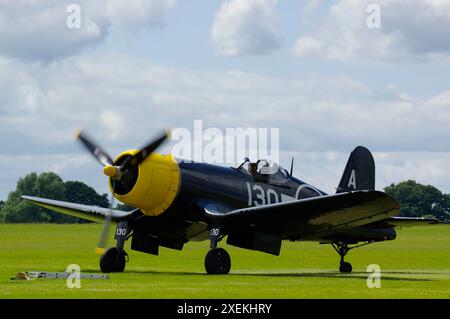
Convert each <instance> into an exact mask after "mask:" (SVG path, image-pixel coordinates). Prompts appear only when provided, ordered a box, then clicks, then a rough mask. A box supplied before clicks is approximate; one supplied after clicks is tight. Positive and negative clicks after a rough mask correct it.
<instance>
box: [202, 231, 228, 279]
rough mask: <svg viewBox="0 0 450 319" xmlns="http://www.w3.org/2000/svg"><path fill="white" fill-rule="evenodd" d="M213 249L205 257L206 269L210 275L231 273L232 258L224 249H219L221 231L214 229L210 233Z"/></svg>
mask: <svg viewBox="0 0 450 319" xmlns="http://www.w3.org/2000/svg"><path fill="white" fill-rule="evenodd" d="M209 238H210V240H211V246H210V247H211V249H210V251H209V252H208V253H207V254H206V257H205V269H206V273H207V274H209V275H225V274H228V273H229V272H230V269H231V258H230V255H229V254H228V253H227V251H226V250H225V249H223V248H217V243H218V242H219V240H220V229H219V228H212V229H211V230H210V232H209Z"/></svg>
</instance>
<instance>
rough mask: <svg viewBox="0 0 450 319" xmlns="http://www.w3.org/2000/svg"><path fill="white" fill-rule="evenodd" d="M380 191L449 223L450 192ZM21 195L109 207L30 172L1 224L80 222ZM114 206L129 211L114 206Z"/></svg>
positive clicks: (409, 209)
mask: <svg viewBox="0 0 450 319" xmlns="http://www.w3.org/2000/svg"><path fill="white" fill-rule="evenodd" d="M384 191H385V192H386V193H388V194H389V195H391V196H392V197H394V198H395V199H396V200H397V201H398V202H399V203H400V205H401V210H400V216H413V217H436V218H438V219H439V220H442V221H445V222H450V194H443V193H442V192H441V191H440V190H439V189H437V188H436V187H434V186H431V185H422V184H419V183H416V182H415V181H412V180H408V181H405V182H401V183H398V184H392V185H390V186H388V187H385V188H384ZM22 195H29V196H37V197H44V198H50V199H56V200H63V201H68V202H72V203H78V204H85V205H94V206H100V207H109V200H108V194H98V193H97V192H96V191H95V190H94V189H93V188H92V187H90V186H88V185H86V184H84V183H82V182H79V181H68V182H64V181H63V180H62V179H61V177H59V176H58V175H57V174H55V173H42V174H39V175H38V174H36V173H31V174H28V175H27V176H25V177H23V178H21V179H19V181H18V182H17V187H16V190H15V191H13V192H11V193H10V194H9V195H8V199H7V200H6V202H3V201H0V222H3V223H81V222H86V221H84V220H81V219H78V218H74V217H70V216H65V215H62V214H58V213H54V212H52V211H50V210H48V209H45V208H40V207H38V206H36V205H34V204H32V203H30V202H28V201H26V200H23V199H22V198H21V196H22ZM115 208H116V209H123V210H131V209H132V207H129V206H126V205H120V204H119V205H118V206H117V207H115Z"/></svg>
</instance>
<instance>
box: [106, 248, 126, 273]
mask: <svg viewBox="0 0 450 319" xmlns="http://www.w3.org/2000/svg"><path fill="white" fill-rule="evenodd" d="M125 255H126V253H125V251H123V250H118V249H117V248H116V247H111V248H109V249H108V250H107V251H105V253H104V254H103V255H102V256H101V257H100V270H101V271H102V272H103V273H111V272H123V271H124V270H125V262H126V260H125Z"/></svg>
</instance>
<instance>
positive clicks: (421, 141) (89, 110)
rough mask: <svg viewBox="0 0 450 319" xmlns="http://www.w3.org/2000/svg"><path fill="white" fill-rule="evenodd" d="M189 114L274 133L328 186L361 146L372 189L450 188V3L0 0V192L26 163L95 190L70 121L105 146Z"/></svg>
mask: <svg viewBox="0 0 450 319" xmlns="http://www.w3.org/2000/svg"><path fill="white" fill-rule="evenodd" d="M373 3H375V4H377V5H378V6H379V8H380V10H381V11H380V18H381V19H380V21H379V22H380V28H369V27H368V25H367V21H368V19H369V22H370V21H372V22H373V21H374V20H372V18H373V17H374V16H372V14H373V13H374V11H372V10H371V9H370V8H369V5H370V4H373ZM70 4H76V5H78V6H79V8H80V9H81V11H80V28H69V27H68V22H69V26H74V24H73V23H75V22H77V20H73V16H72V14H73V12H74V11H72V9H73V6H72V7H70V6H69V5H70ZM368 11H369V12H368ZM195 119H202V120H203V124H204V126H205V127H217V128H220V129H222V130H224V129H225V128H227V127H230V128H236V127H243V128H246V127H261V128H273V127H275V128H279V129H280V146H281V165H284V166H289V161H290V157H291V156H295V158H296V164H295V174H296V175H297V176H298V177H300V178H301V179H303V180H305V181H307V182H309V183H311V184H313V185H316V186H317V187H319V188H321V189H323V190H324V191H326V192H333V188H334V187H336V185H337V183H338V181H339V178H340V175H341V173H342V171H343V168H344V166H345V163H346V160H347V157H348V154H349V152H350V151H351V150H352V149H353V148H354V147H355V146H357V145H364V146H366V147H368V148H369V149H371V150H372V152H373V153H374V156H375V160H376V164H377V188H378V189H381V188H383V187H384V186H386V185H388V184H390V183H395V182H399V181H402V180H405V179H415V180H417V181H419V182H421V183H427V184H432V185H435V186H437V187H438V188H440V189H441V190H443V191H445V192H450V0H409V1H400V0H378V1H373V0H371V1H365V0H337V1H321V0H310V1H295V2H294V1H287V0H279V1H277V0H210V1H193V0H182V1H181V0H178V1H177V0H133V1H122V0H89V1H88V0H78V1H75V0H71V1H62V0H54V1H51V0H0V145H1V151H0V167H1V170H0V199H4V198H6V196H7V194H8V193H9V191H11V190H12V189H14V188H15V184H16V181H17V179H18V178H19V177H22V176H24V175H26V174H27V173H29V172H31V171H37V172H43V171H54V172H56V173H58V174H60V175H61V176H62V177H63V178H64V179H66V180H70V179H77V180H82V181H84V182H86V183H88V184H90V185H92V186H93V187H95V188H96V189H97V190H98V191H100V192H106V191H107V187H106V179H105V178H104V177H103V175H102V174H101V168H100V167H99V166H98V164H97V163H96V162H95V161H93V160H92V159H91V158H90V157H89V156H88V155H87V154H86V153H85V152H84V151H83V150H82V149H81V148H80V146H79V145H77V144H76V143H74V141H73V134H74V131H75V130H76V129H77V128H85V129H86V130H87V131H88V132H89V133H90V134H91V135H92V136H95V137H96V139H97V140H99V141H100V142H101V144H102V145H104V147H105V148H106V149H108V150H109V151H110V152H111V154H114V155H116V154H118V153H119V152H121V151H122V150H125V149H129V148H134V147H138V146H140V145H141V144H142V143H144V142H145V141H147V140H148V139H149V138H150V137H151V136H152V135H153V134H155V132H157V131H158V129H160V128H162V127H171V128H176V127H186V128H189V129H191V128H192V127H193V121H194V120H195ZM168 149H170V145H167V146H166V147H165V150H168ZM163 151H164V149H163Z"/></svg>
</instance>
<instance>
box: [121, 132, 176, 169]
mask: <svg viewBox="0 0 450 319" xmlns="http://www.w3.org/2000/svg"><path fill="white" fill-rule="evenodd" d="M169 137H170V131H169V130H166V131H165V132H163V133H161V134H160V135H158V137H157V138H155V139H153V140H151V142H149V143H148V144H147V145H145V146H144V147H142V148H141V150H140V151H139V152H137V153H136V154H135V155H133V156H131V157H129V158H127V159H126V160H125V162H123V164H122V165H121V167H120V170H121V171H122V172H124V171H126V170H127V169H130V168H133V167H135V166H137V165H139V164H140V163H141V162H142V161H144V160H145V159H146V158H147V157H148V156H150V155H151V154H152V153H153V152H154V151H155V150H156V149H157V148H158V147H159V146H160V145H161V144H162V143H164V141H165V140H167V139H168V138H169Z"/></svg>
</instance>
